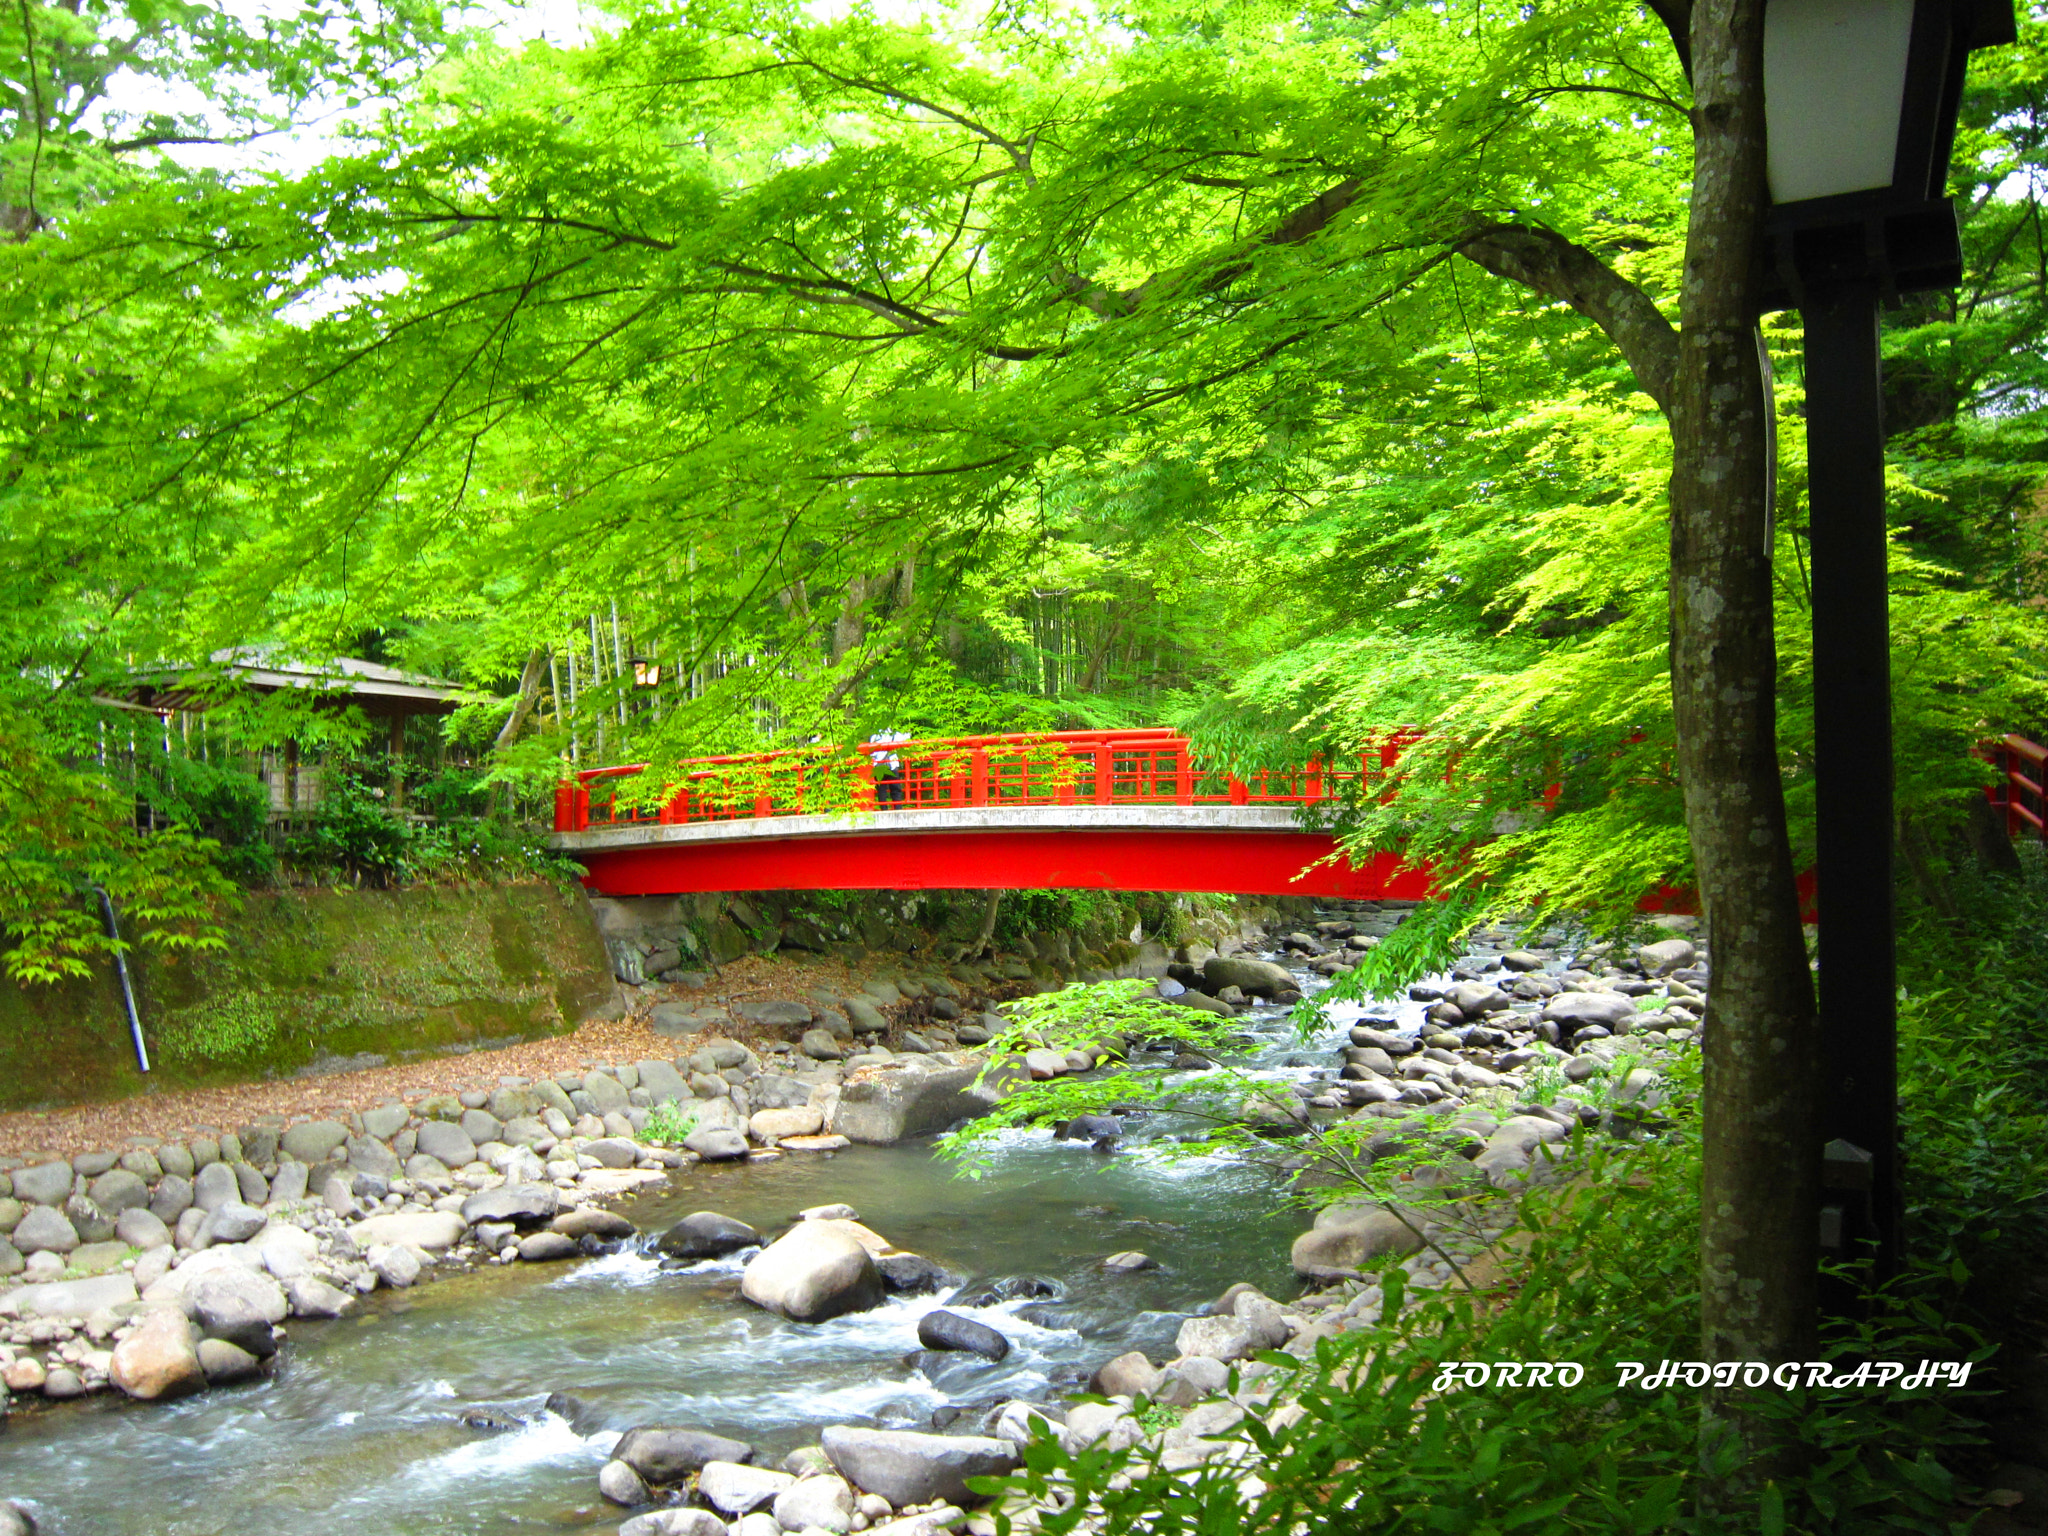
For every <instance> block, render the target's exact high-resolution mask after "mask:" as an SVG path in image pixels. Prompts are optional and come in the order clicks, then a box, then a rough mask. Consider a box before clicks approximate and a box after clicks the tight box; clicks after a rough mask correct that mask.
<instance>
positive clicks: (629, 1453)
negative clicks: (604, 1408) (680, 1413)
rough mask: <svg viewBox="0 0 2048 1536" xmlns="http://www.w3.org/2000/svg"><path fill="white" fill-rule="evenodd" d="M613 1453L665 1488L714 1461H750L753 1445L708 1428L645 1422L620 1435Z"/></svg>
mask: <svg viewBox="0 0 2048 1536" xmlns="http://www.w3.org/2000/svg"><path fill="white" fill-rule="evenodd" d="M612 1456H613V1458H614V1459H615V1460H618V1461H623V1462H625V1463H626V1465H627V1466H629V1467H631V1468H632V1469H633V1470H634V1471H635V1472H637V1473H638V1474H639V1475H640V1476H641V1477H643V1478H645V1479H646V1480H647V1481H648V1482H649V1483H652V1484H653V1485H654V1486H655V1487H657V1488H665V1487H667V1486H669V1485H670V1484H672V1483H680V1482H681V1481H682V1480H683V1479H684V1478H686V1477H688V1476H689V1475H690V1474H691V1473H692V1472H696V1471H699V1470H701V1469H702V1468H704V1467H705V1466H707V1465H709V1464H710V1463H711V1462H714V1461H723V1462H728V1463H734V1462H737V1463H745V1462H750V1461H752V1460H753V1459H754V1448H753V1447H752V1446H751V1445H749V1444H747V1442H746V1441H744V1440H733V1439H729V1438H727V1437H726V1436H724V1435H714V1434H712V1433H711V1432H710V1431H708V1430H702V1429H684V1428H681V1427H679V1426H676V1425H668V1424H643V1425H641V1426H640V1427H639V1428H637V1429H629V1430H627V1431H626V1432H625V1433H624V1434H623V1435H621V1436H619V1443H618V1444H617V1445H615V1446H613V1447H612Z"/></svg>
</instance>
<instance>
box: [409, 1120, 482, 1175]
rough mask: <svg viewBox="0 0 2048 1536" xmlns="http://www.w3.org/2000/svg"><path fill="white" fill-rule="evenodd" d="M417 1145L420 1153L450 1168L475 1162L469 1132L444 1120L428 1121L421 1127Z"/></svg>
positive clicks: (472, 1143) (474, 1144)
mask: <svg viewBox="0 0 2048 1536" xmlns="http://www.w3.org/2000/svg"><path fill="white" fill-rule="evenodd" d="M418 1145H419V1150H420V1151H422V1152H424V1153H426V1155H427V1156H429V1157H432V1158H438V1159H439V1160H440V1161H441V1162H442V1163H444V1164H446V1165H447V1166H448V1167H450V1168H460V1167H461V1166H462V1165H463V1164H464V1163H470V1162H474V1161H476V1142H475V1141H473V1140H472V1139H471V1138H470V1135H469V1132H467V1131H465V1130H464V1129H463V1128H462V1127H461V1126H459V1125H452V1124H450V1123H449V1122H448V1121H446V1120H429V1121H427V1122H426V1124H424V1125H422V1126H421V1127H420V1134H419V1143H418Z"/></svg>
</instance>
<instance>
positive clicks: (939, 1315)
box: [917, 1307, 1010, 1360]
mask: <svg viewBox="0 0 2048 1536" xmlns="http://www.w3.org/2000/svg"><path fill="white" fill-rule="evenodd" d="M917 1342H918V1343H920V1344H922V1345H923V1346H924V1347H925V1348H926V1349H959V1350H965V1351H967V1353H969V1354H973V1355H980V1356H981V1357H982V1359H984V1360H1000V1359H1002V1358H1003V1357H1004V1356H1005V1355H1007V1354H1009V1352H1010V1341H1009V1340H1008V1339H1007V1338H1005V1337H1004V1336H1003V1335H1002V1334H1001V1333H999V1332H997V1331H996V1330H995V1329H993V1328H991V1327H989V1325H988V1324H987V1323H982V1322H976V1321H975V1320H974V1319H973V1318H971V1317H962V1316H961V1315H960V1314H959V1313H958V1312H948V1311H946V1310H945V1309H944V1308H943V1307H942V1308H940V1309H939V1310H938V1311H935V1312H927V1313H925V1315H924V1316H923V1317H921V1318H919V1319H918V1322H917Z"/></svg>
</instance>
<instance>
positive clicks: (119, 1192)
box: [86, 1168, 149, 1221]
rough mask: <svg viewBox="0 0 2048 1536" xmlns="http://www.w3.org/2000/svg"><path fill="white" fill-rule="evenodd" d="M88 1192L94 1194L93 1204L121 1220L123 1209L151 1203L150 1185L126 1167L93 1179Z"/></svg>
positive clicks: (114, 1169) (129, 1209)
mask: <svg viewBox="0 0 2048 1536" xmlns="http://www.w3.org/2000/svg"><path fill="white" fill-rule="evenodd" d="M86 1193H88V1194H90V1195H91V1196H92V1201H93V1204H95V1205H97V1206H98V1207H99V1208H100V1209H101V1210H103V1211H105V1212H106V1213H107V1214H108V1215H109V1216H112V1217H113V1218H114V1219H115V1220H116V1221H118V1220H120V1217H121V1213H122V1212H123V1211H132V1210H135V1209H137V1208H139V1207H142V1206H146V1205H148V1204H149V1186H148V1185H147V1184H145V1183H143V1182H142V1180H141V1178H140V1177H138V1176H137V1175H135V1174H132V1173H130V1172H129V1171H128V1170H127V1169H126V1168H112V1169H109V1170H108V1171H107V1172H105V1173H103V1174H101V1175H100V1176H99V1177H98V1178H96V1179H94V1180H93V1181H92V1184H91V1187H90V1188H89V1189H88V1190H87V1191H86Z"/></svg>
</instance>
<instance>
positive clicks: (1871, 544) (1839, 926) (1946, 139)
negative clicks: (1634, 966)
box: [1764, 0, 2016, 1274]
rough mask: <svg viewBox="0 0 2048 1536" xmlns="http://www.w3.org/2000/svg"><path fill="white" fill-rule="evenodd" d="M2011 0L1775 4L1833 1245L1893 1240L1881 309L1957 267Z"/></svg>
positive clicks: (1778, 156) (1777, 284) (1784, 305)
mask: <svg viewBox="0 0 2048 1536" xmlns="http://www.w3.org/2000/svg"><path fill="white" fill-rule="evenodd" d="M2015 37H2016V33H2015V30H2014V25H2013V12H2012V0H1768V3H1767V5H1766V8H1765V11H1764V108H1765V118H1766V122H1767V126H1768V129H1769V136H1770V190H1771V201H1772V209H1771V213H1770V215H1769V219H1768V224H1767V239H1766V242H1765V255H1766V260H1767V262H1768V264H1769V271H1768V273H1767V275H1766V277H1765V281H1764V307H1765V308H1766V309H1767V310H1768V309H1788V308H1797V309H1798V310H1799V311H1800V313H1801V315H1802V316H1803V318H1804V320H1805V323H1806V441H1807V456H1808V459H1807V462H1808V494H1809V497H1810V504H1811V550H1812V556H1813V693H1814V737H1815V757H1816V764H1815V767H1816V773H1817V778H1818V788H1819V806H1818V817H1817V835H1818V843H1819V846H1818V850H1817V864H1818V869H1817V871H1816V873H1817V876H1818V879H1819V885H1820V1018H1821V1035H1822V1052H1823V1069H1822V1070H1823V1079H1824V1080H1823V1093H1824V1103H1823V1108H1822V1113H1823V1116H1824V1122H1823V1123H1824V1126H1825V1137H1826V1149H1825V1153H1824V1156H1825V1164H1824V1167H1825V1173H1824V1179H1823V1182H1824V1184H1825V1193H1824V1195H1823V1206H1822V1212H1821V1244H1822V1248H1823V1251H1824V1252H1828V1253H1830V1254H1832V1255H1833V1256H1837V1257H1850V1256H1854V1255H1855V1254H1858V1253H1861V1252H1866V1251H1868V1250H1867V1249H1866V1248H1864V1247H1863V1246H1862V1245H1864V1244H1868V1243H1875V1244H1876V1245H1877V1249H1876V1251H1877V1256H1878V1269H1879V1273H1880V1274H1885V1273H1888V1272H1890V1271H1891V1269H1892V1268H1893V1267H1894V1266H1895V1265H1896V1263H1897V1260H1898V1257H1899V1242H1900V1216H1901V1212H1902V1207H1901V1200H1900V1191H1899V1180H1898V1040H1897V1025H1898V1018H1897V1004H1896V998H1897V955H1896V944H1895V938H1894V923H1893V917H1894V914H1893V910H1892V837H1893V810H1892V728H1891V653H1890V624H1889V618H1888V614H1887V598H1886V585H1885V517H1884V424H1883V400H1882V394H1881V363H1880V355H1879V351H1878V306H1879V304H1880V303H1882V302H1883V301H1884V300H1885V299H1888V298H1892V297H1895V296H1897V295H1899V294H1902V293H1914V292H1922V291H1925V290H1928V289H1939V288H1950V287H1953V286H1954V285H1955V284H1956V283H1957V282H1958V281H1959V280H1960V279H1961V276H1962V245H1961V241H1960V239H1959V237H1958V233H1957V227H1956V215H1955V209H1954V206H1953V205H1952V204H1951V203H1950V202H1949V200H1948V198H1947V197H1946V196H1945V195H1944V193H1943V189H1944V187H1945V185H1946V183H1947V178H1948V164H1949V157H1950V153H1951V151H1952V149H1953V147H1954V143H1955V129H1956V112H1957V109H1958V107H1959V106H1960V104H1961V100H1962V88H1963V66H1964V64H1965V62H1966V61H1967V59H1968V56H1969V54H1970V51H1971V50H1972V49H1976V48H1983V47H1988V46H1991V45H1993V44H1997V43H2009V42H2012V41H2014V40H2015Z"/></svg>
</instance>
